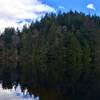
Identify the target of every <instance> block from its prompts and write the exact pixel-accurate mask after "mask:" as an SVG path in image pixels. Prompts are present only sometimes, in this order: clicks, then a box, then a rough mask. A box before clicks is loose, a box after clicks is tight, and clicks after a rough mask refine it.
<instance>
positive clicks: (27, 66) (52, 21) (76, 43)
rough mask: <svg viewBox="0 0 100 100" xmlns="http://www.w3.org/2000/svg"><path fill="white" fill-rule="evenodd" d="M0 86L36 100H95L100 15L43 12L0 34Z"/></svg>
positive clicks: (99, 91) (99, 90)
mask: <svg viewBox="0 0 100 100" xmlns="http://www.w3.org/2000/svg"><path fill="white" fill-rule="evenodd" d="M0 82H2V85H3V88H12V86H13V85H14V84H16V86H17V85H18V84H21V89H22V91H24V90H25V88H27V89H28V91H29V93H30V94H34V95H35V96H39V97H40V100H100V17H99V16H96V15H86V14H84V13H82V12H77V11H69V12H67V13H61V12H59V13H58V14H54V13H50V14H46V15H45V16H44V17H43V18H41V20H40V21H35V22H32V23H31V24H30V25H29V26H27V25H24V26H23V29H22V30H19V29H15V28H13V27H8V28H5V30H4V32H2V34H1V35H0Z"/></svg>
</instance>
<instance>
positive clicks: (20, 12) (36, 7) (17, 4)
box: [0, 0, 56, 30]
mask: <svg viewBox="0 0 100 100" xmlns="http://www.w3.org/2000/svg"><path fill="white" fill-rule="evenodd" d="M47 12H48V13H49V12H56V10H55V9H54V8H53V7H51V6H48V5H46V4H43V3H42V2H40V1H39V0H0V30H3V29H4V28H5V27H20V26H22V25H23V24H24V23H25V22H24V21H23V23H20V25H19V23H17V22H18V21H21V20H24V19H30V20H36V19H37V18H40V17H41V16H43V15H44V14H45V13H47Z"/></svg>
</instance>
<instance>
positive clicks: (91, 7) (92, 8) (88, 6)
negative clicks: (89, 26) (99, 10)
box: [86, 3, 96, 10]
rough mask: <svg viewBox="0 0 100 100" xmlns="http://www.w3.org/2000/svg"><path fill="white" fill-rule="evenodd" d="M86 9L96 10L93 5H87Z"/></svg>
mask: <svg viewBox="0 0 100 100" xmlns="http://www.w3.org/2000/svg"><path fill="white" fill-rule="evenodd" d="M86 7H87V8H88V9H90V10H96V8H95V7H94V4H92V3H90V4H88V5H87V6H86Z"/></svg>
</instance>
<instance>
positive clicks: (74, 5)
mask: <svg viewBox="0 0 100 100" xmlns="http://www.w3.org/2000/svg"><path fill="white" fill-rule="evenodd" d="M42 1H43V2H45V3H46V4H48V5H50V6H52V7H54V8H55V9H59V7H60V8H62V9H60V10H62V11H65V12H66V11H69V10H77V11H81V12H84V13H86V14H88V13H90V12H92V13H93V12H94V13H96V14H98V15H99V14H100V0H42ZM89 4H92V5H93V7H94V8H95V10H94V9H92V8H91V7H90V8H87V5H89Z"/></svg>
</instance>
